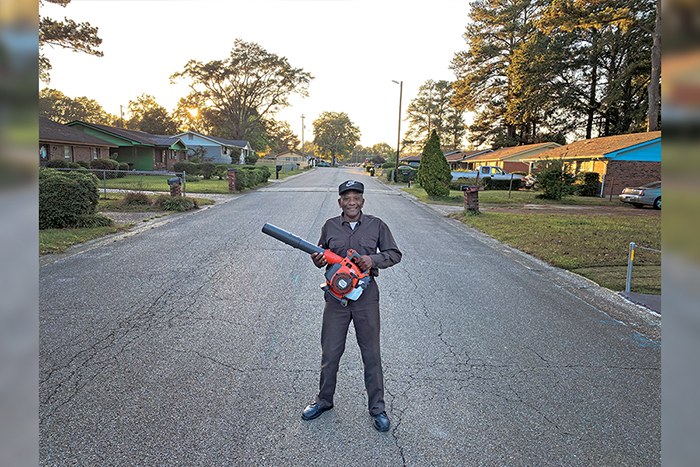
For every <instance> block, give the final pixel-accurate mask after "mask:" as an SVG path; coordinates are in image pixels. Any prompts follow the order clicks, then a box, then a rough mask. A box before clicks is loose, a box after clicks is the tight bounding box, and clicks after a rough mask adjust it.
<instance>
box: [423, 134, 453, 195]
mask: <svg viewBox="0 0 700 467" xmlns="http://www.w3.org/2000/svg"><path fill="white" fill-rule="evenodd" d="M417 178H418V183H419V184H420V186H421V187H422V188H423V189H424V190H425V192H426V193H428V196H435V197H445V196H449V195H450V181H452V172H451V171H450V165H449V164H448V163H447V159H445V155H444V154H443V153H442V149H440V137H439V136H438V134H437V132H436V131H435V130H433V132H432V133H431V135H430V138H429V139H428V142H427V143H425V147H424V148H423V157H422V158H421V160H420V167H418V174H417Z"/></svg>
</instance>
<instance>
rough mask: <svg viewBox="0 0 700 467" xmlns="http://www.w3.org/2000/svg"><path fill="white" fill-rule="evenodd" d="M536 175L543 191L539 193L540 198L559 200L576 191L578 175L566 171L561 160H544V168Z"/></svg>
mask: <svg viewBox="0 0 700 467" xmlns="http://www.w3.org/2000/svg"><path fill="white" fill-rule="evenodd" d="M536 177H537V185H538V186H539V187H540V189H541V190H542V193H541V194H539V195H537V197H538V198H541V199H551V200H557V201H558V200H561V199H562V198H563V197H564V196H568V195H571V194H573V193H574V192H575V191H576V187H575V186H574V181H576V177H574V176H573V175H572V174H570V173H569V172H567V171H566V169H565V167H564V162H563V161H561V160H550V161H546V162H544V164H543V166H542V168H540V169H539V170H538V171H537V172H536Z"/></svg>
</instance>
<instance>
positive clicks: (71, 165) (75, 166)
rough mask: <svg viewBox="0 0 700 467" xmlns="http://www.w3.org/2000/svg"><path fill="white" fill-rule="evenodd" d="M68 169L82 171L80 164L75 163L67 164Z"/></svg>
mask: <svg viewBox="0 0 700 467" xmlns="http://www.w3.org/2000/svg"><path fill="white" fill-rule="evenodd" d="M68 168H69V169H82V168H83V167H82V166H81V165H80V164H78V163H77V162H69V163H68Z"/></svg>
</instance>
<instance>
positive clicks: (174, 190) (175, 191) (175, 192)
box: [168, 177, 182, 196]
mask: <svg viewBox="0 0 700 467" xmlns="http://www.w3.org/2000/svg"><path fill="white" fill-rule="evenodd" d="M181 184H182V180H181V179H180V177H175V178H169V179H168V185H170V196H180V195H181V194H182V192H181V191H180V185H181Z"/></svg>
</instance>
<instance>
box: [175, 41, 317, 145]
mask: <svg viewBox="0 0 700 467" xmlns="http://www.w3.org/2000/svg"><path fill="white" fill-rule="evenodd" d="M170 78H171V81H173V82H174V81H176V80H178V79H185V80H187V81H189V86H190V89H191V92H190V94H189V96H188V97H187V98H185V99H184V101H181V103H184V104H185V105H187V106H188V107H187V108H186V110H184V111H180V112H179V114H180V115H184V112H188V113H189V112H190V109H191V108H190V107H189V106H190V105H192V104H195V105H197V107H196V108H197V110H198V115H199V116H198V118H199V119H200V120H202V121H201V122H200V126H201V127H203V128H209V129H210V130H211V131H210V133H211V134H213V135H214V136H221V137H224V138H229V139H235V140H252V139H254V137H255V136H256V132H260V131H261V130H262V131H264V127H265V121H270V119H272V118H273V116H274V115H275V114H276V113H277V112H278V111H279V110H281V109H283V108H285V107H288V106H289V105H290V104H289V97H290V96H291V95H292V94H298V95H301V96H304V97H305V96H307V95H308V86H309V83H310V82H311V80H312V79H313V77H312V76H311V74H310V73H308V72H306V71H304V70H303V69H302V68H295V67H292V66H291V65H290V63H289V61H288V60H287V58H286V57H280V56H278V55H276V54H274V53H271V52H268V51H267V50H265V49H264V48H262V47H261V46H260V45H258V44H255V43H251V42H244V41H242V40H240V39H236V41H235V43H234V47H233V49H232V50H231V54H230V55H229V57H228V58H227V59H224V60H212V61H210V62H208V63H202V62H200V61H198V60H190V61H189V62H187V64H186V65H185V67H184V69H183V70H181V71H178V72H177V73H174V74H173V75H172V76H171V77H170Z"/></svg>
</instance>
